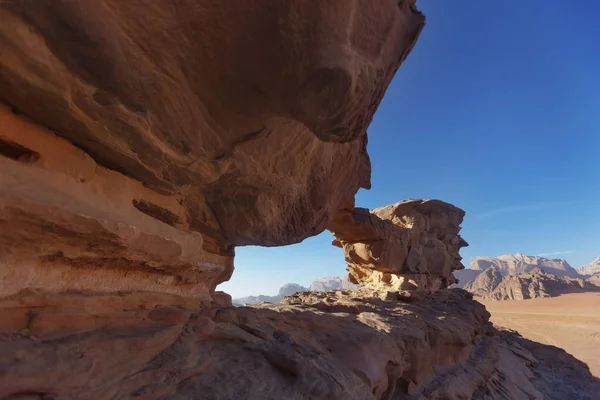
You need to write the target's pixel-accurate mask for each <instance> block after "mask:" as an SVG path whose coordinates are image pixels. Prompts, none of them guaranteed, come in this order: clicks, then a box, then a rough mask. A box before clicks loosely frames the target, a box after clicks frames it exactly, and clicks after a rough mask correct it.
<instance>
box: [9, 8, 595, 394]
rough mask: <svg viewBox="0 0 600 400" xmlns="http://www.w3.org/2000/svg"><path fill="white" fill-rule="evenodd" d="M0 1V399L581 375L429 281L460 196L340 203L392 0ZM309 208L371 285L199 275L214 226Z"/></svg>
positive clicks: (218, 237) (570, 362)
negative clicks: (239, 295) (250, 294)
mask: <svg viewBox="0 0 600 400" xmlns="http://www.w3.org/2000/svg"><path fill="white" fill-rule="evenodd" d="M0 21H2V23H1V24H0V100H1V102H2V103H3V105H0V313H1V315H2V318H0V398H2V399H6V400H17V399H24V398H29V399H44V398H56V399H82V400H86V399H89V400H95V399H111V400H119V399H147V400H153V399H189V398H198V397H202V398H204V399H208V400H211V399H220V400H234V399H236V400H237V399H242V398H243V399H249V400H252V399H281V398H286V399H327V400H334V399H340V400H341V399H356V400H366V399H388V400H391V399H406V398H425V399H440V398H469V397H473V398H482V399H483V398H500V399H501V398H504V399H531V398H536V399H541V398H542V396H546V398H561V399H562V398H575V397H581V398H585V397H586V396H588V397H590V398H592V396H593V395H594V394H595V393H598V391H599V388H598V382H597V380H594V379H593V378H592V377H591V375H590V374H589V370H587V369H586V367H585V365H583V364H582V363H579V362H577V361H576V360H574V359H573V358H572V357H568V356H567V355H564V354H563V353H560V352H558V351H557V349H554V348H551V347H548V346H546V347H543V348H542V349H543V350H544V352H542V350H540V349H537V348H535V347H532V346H529V347H528V346H527V343H526V342H524V341H522V340H521V339H520V338H519V337H518V336H516V335H514V334H508V333H502V332H499V331H496V330H495V329H493V328H492V327H491V326H490V324H489V320H488V319H489V314H488V313H487V312H486V311H485V308H484V307H483V306H482V305H480V304H479V303H477V302H475V301H473V300H472V299H471V298H470V295H469V294H468V293H467V292H465V291H462V290H440V291H437V292H435V291H436V290H437V289H440V288H443V287H445V286H446V285H448V284H450V283H452V282H453V277H452V271H453V270H456V269H458V268H461V265H460V257H459V256H458V249H459V248H460V247H461V246H463V245H465V242H464V241H462V239H460V237H459V236H458V229H459V228H458V225H459V224H460V221H461V220H462V217H463V215H464V212H462V211H461V210H459V209H458V208H456V207H453V206H451V205H449V204H446V203H442V202H439V201H408V202H402V203H398V204H395V205H392V206H388V207H384V208H381V209H377V210H374V211H373V212H372V213H369V212H368V211H367V212H365V211H364V210H362V209H354V207H353V198H354V194H355V193H356V191H357V190H358V189H359V188H360V187H365V188H368V187H369V186H370V182H369V180H370V164H369V158H368V155H367V153H366V143H367V137H366V132H365V130H366V128H367V126H368V124H369V122H370V120H371V118H372V116H373V114H374V112H375V111H376V109H377V106H378V104H379V102H380V100H381V98H382V96H383V94H384V93H385V90H386V87H387V85H388V83H389V82H390V80H391V78H392V76H393V75H394V73H395V71H396V69H397V68H398V66H399V65H400V64H401V63H402V61H403V60H404V59H405V58H406V56H407V55H408V53H409V52H410V50H411V49H412V47H413V45H414V43H415V41H416V39H417V37H418V35H419V33H420V31H421V29H422V27H423V25H424V17H423V16H422V15H421V14H420V13H419V12H418V11H417V10H416V8H415V5H414V1H410V0H381V1H376V2H370V1H356V2H351V3H349V2H347V1H342V0H338V1H336V0H331V1H316V0H315V1H294V0H281V1H271V0H236V1H230V2H222V1H213V0H182V1H178V2H169V1H158V2H157V1H154V0H138V1H120V0H98V1H83V2H82V1H68V0H57V1H53V2H43V1H41V2H37V3H36V4H35V6H32V2H31V1H28V0H10V1H3V2H0ZM351 205H352V206H351ZM340 210H341V211H340ZM369 224H372V226H370V225H369ZM325 227H330V228H332V229H333V230H334V232H336V234H337V235H338V238H339V242H340V245H342V246H343V247H344V250H345V251H346V255H347V258H348V259H349V267H350V268H351V271H350V273H351V276H353V279H354V280H355V282H361V283H363V284H371V283H375V285H374V287H371V288H360V289H358V290H356V291H338V292H330V293H328V294H323V293H317V294H297V295H295V296H292V297H290V298H285V299H284V302H285V303H286V304H277V305H275V304H265V305H262V306H257V307H232V306H231V298H230V297H229V296H228V295H226V294H223V293H220V292H215V287H216V286H217V285H218V284H219V283H220V282H223V281H225V280H227V279H229V277H230V276H231V274H232V272H233V259H234V249H235V246H239V245H249V244H256V245H263V246H274V245H284V244H290V243H295V242H298V241H301V240H303V239H304V238H306V237H308V236H312V235H315V234H317V233H319V232H320V231H322V230H323V229H325ZM338 228H339V229H338ZM350 262H351V263H352V265H350ZM395 283H401V284H398V285H396V284H395ZM404 283H406V285H404ZM405 286H409V287H410V288H420V289H424V290H426V291H430V292H434V293H422V292H418V291H404V290H401V289H402V288H403V287H405ZM528 349H532V350H528ZM532 352H535V353H536V354H537V353H543V355H544V357H543V358H541V360H542V362H541V363H539V364H538V362H537V359H536V355H535V354H532ZM559 359H560V363H559V364H560V368H559V369H552V368H548V367H547V365H548V364H550V365H552V364H553V363H558V362H557V360H559ZM567 378H568V379H567ZM548 382H560V388H559V390H557V389H556V388H555V387H553V386H552V385H548V384H547V383H548ZM555 396H556V397H555Z"/></svg>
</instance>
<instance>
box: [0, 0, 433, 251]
mask: <svg viewBox="0 0 600 400" xmlns="http://www.w3.org/2000/svg"><path fill="white" fill-rule="evenodd" d="M413 3H414V2H413V1H397V0H382V1H378V2H376V3H373V2H370V1H357V2H351V3H350V4H348V2H346V1H325V2H322V1H295V0H286V1H276V2H273V1H271V0H239V1H231V2H222V1H215V0H200V1H199V0H183V1H178V2H177V3H176V4H173V3H172V2H169V1H166V2H165V1H159V2H157V1H154V0H136V1H125V2H123V1H121V0H98V1H85V2H79V1H70V0H59V1H52V2H47V1H42V2H39V4H36V6H35V7H33V6H32V4H31V1H29V0H11V1H2V2H0V20H1V21H2V24H0V88H1V90H0V100H2V101H4V102H5V103H7V104H8V105H9V106H10V107H12V108H14V109H15V110H16V111H18V112H19V113H22V114H25V115H27V116H28V117H30V118H31V119H33V120H35V121H36V122H37V123H39V124H41V125H43V126H45V127H47V128H48V129H50V130H52V131H54V132H55V133H56V134H57V135H59V136H61V137H63V138H66V139H68V140H69V141H70V142H71V143H73V144H74V145H75V146H77V147H79V148H81V149H83V150H85V151H86V153H87V154H89V155H90V156H91V157H93V158H94V160H95V161H96V162H97V163H98V164H100V165H102V166H105V167H108V168H110V169H113V170H115V171H119V172H122V173H124V174H125V175H127V176H130V177H132V178H134V179H136V180H137V181H139V182H142V183H143V184H144V185H145V186H146V187H149V188H152V189H154V190H155V191H157V192H160V193H163V194H164V195H165V196H168V197H170V198H171V199H172V201H174V202H175V201H177V202H178V203H180V206H179V207H180V210H179V211H181V212H182V214H178V216H179V217H180V219H181V223H182V224H184V225H187V228H188V229H189V230H190V231H196V232H200V233H202V234H203V235H208V236H210V237H211V238H212V239H214V240H215V241H218V242H219V244H220V245H223V246H221V247H225V248H227V246H228V245H242V244H260V245H282V244H289V243H294V242H298V241H301V240H302V239H304V238H306V237H308V236H312V235H314V234H316V233H318V232H320V231H322V230H323V229H324V228H325V226H326V225H327V223H328V222H329V221H330V220H331V218H332V216H333V215H334V214H335V213H336V212H337V211H338V209H339V208H340V205H341V204H345V203H347V202H348V201H351V200H352V199H353V196H354V194H355V193H356V191H357V190H358V189H359V188H360V187H366V188H368V187H369V186H370V182H369V180H370V163H369V159H368V156H367V153H366V151H365V145H366V135H365V130H366V128H367V126H368V124H369V123H370V121H371V119H372V117H373V114H374V112H375V110H376V109H377V106H378V104H379V102H380V101H381V99H382V97H383V95H384V93H385V90H386V88H387V85H388V84H389V82H390V80H391V79H392V76H393V75H394V73H395V71H396V69H397V68H398V66H399V65H400V63H401V62H402V61H403V60H404V59H405V57H406V56H407V55H408V53H409V52H410V50H411V49H412V47H413V45H414V43H415V41H416V39H417V37H418V35H419V33H420V31H421V29H422V27H423V25H424V17H423V15H421V13H419V12H418V11H417V10H416V9H415V7H414V4H413ZM3 146H4V145H3ZM290 155H293V156H294V157H289V156H290ZM46 200H49V199H46Z"/></svg>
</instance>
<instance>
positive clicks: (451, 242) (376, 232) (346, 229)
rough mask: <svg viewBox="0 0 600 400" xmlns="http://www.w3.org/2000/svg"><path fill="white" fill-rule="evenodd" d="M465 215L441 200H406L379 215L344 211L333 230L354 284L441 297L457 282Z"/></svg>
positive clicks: (382, 208) (382, 209)
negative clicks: (438, 293)
mask: <svg viewBox="0 0 600 400" xmlns="http://www.w3.org/2000/svg"><path fill="white" fill-rule="evenodd" d="M464 215H465V212H464V211H463V210H461V209H460V208H457V207H454V206H453V205H451V204H448V203H444V202H443V201H439V200H406V201H401V202H398V203H395V204H391V205H389V206H385V207H380V208H377V209H375V210H373V211H369V210H367V209H365V208H354V209H342V210H341V211H340V212H339V213H338V214H337V215H336V217H335V218H334V220H333V222H332V223H331V225H330V226H329V230H330V231H331V232H332V233H333V234H334V236H335V237H336V240H334V242H333V244H334V245H336V246H339V247H341V248H342V249H343V250H344V255H345V258H346V263H347V269H348V277H349V280H350V282H352V283H360V284H363V285H371V286H375V287H376V286H381V285H383V286H385V287H388V288H395V289H411V288H412V289H419V290H427V291H435V290H438V289H440V288H445V287H447V286H448V285H450V284H452V283H454V282H455V278H454V276H453V275H452V271H455V270H459V269H463V268H464V266H463V265H462V263H461V262H460V260H461V259H462V257H461V256H460V255H459V251H460V248H461V247H464V246H467V243H466V242H465V241H464V240H463V239H462V238H461V237H460V235H459V234H458V232H459V231H460V223H461V222H462V219H463V217H464Z"/></svg>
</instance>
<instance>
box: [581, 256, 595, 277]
mask: <svg viewBox="0 0 600 400" xmlns="http://www.w3.org/2000/svg"><path fill="white" fill-rule="evenodd" d="M577 272H578V273H579V274H580V275H583V276H592V275H594V274H597V273H600V256H598V257H597V258H596V259H595V260H594V261H592V262H591V263H589V264H588V265H584V266H583V267H580V268H577Z"/></svg>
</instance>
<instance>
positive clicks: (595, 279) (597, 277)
mask: <svg viewBox="0 0 600 400" xmlns="http://www.w3.org/2000/svg"><path fill="white" fill-rule="evenodd" d="M586 281H588V282H589V283H591V284H593V285H596V286H600V272H598V273H597V274H594V275H592V276H590V277H588V278H587V279H586Z"/></svg>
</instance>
